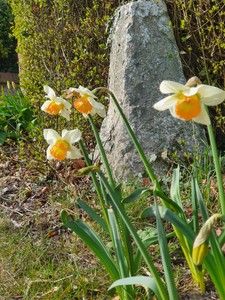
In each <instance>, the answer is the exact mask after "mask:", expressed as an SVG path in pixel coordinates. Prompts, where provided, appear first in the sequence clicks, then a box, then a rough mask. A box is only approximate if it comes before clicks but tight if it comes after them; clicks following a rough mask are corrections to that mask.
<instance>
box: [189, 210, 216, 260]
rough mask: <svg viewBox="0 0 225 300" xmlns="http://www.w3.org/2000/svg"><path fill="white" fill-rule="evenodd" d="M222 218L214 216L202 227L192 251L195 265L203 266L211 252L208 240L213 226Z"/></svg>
mask: <svg viewBox="0 0 225 300" xmlns="http://www.w3.org/2000/svg"><path fill="white" fill-rule="evenodd" d="M221 217H222V215H221V214H214V215H212V216H211V217H210V218H209V219H208V220H207V221H206V222H205V224H204V225H203V226H202V228H201V229H200V231H199V233H198V235H197V237H196V238H195V241H194V245H193V249H192V259H193V263H194V264H195V265H196V266H200V265H202V263H203V261H204V259H205V257H206V255H207V253H208V251H209V247H208V241H207V239H208V237H209V235H210V232H211V231H212V229H213V225H214V224H216V223H217V222H218V221H219V220H220V219H221Z"/></svg>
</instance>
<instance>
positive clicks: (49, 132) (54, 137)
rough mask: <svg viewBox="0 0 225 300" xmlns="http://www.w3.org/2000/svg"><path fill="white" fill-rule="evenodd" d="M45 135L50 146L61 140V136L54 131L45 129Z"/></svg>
mask: <svg viewBox="0 0 225 300" xmlns="http://www.w3.org/2000/svg"><path fill="white" fill-rule="evenodd" d="M43 133H44V138H45V139H46V141H47V143H48V144H53V143H54V142H55V141H56V140H59V139H61V136H60V135H59V134H58V133H57V132H56V131H55V130H53V129H44V132H43Z"/></svg>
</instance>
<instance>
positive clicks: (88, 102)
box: [67, 86, 106, 118]
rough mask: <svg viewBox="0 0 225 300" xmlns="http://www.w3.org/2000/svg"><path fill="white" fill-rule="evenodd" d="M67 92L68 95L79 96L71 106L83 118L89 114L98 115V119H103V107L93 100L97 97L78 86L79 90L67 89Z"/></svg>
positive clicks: (104, 114)
mask: <svg viewBox="0 0 225 300" xmlns="http://www.w3.org/2000/svg"><path fill="white" fill-rule="evenodd" d="M67 92H68V93H69V94H70V93H71V94H73V93H74V94H77V95H79V96H80V97H79V96H78V98H77V99H75V100H74V102H73V106H74V107H75V108H76V109H77V110H78V111H79V112H80V113H82V114H83V116H84V117H87V115H89V114H91V115H92V116H93V115H94V114H98V115H99V116H100V117H102V118H104V117H105V116H106V111H105V107H104V105H103V104H102V103H99V102H97V101H96V100H95V99H97V97H96V96H95V95H94V93H93V92H92V91H90V90H89V89H87V88H85V87H83V86H79V88H69V89H68V90H67Z"/></svg>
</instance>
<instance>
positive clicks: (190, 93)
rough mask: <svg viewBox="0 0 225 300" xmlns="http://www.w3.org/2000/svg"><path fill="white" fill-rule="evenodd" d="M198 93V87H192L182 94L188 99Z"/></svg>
mask: <svg viewBox="0 0 225 300" xmlns="http://www.w3.org/2000/svg"><path fill="white" fill-rule="evenodd" d="M197 93H198V86H196V87H191V88H188V90H185V91H182V94H183V95H184V96H187V97H190V96H193V95H196V94H197Z"/></svg>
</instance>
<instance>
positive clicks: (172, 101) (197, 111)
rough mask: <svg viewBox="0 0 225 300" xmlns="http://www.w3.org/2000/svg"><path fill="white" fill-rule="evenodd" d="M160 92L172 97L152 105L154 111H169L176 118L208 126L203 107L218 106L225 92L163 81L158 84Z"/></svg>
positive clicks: (201, 86)
mask: <svg viewBox="0 0 225 300" xmlns="http://www.w3.org/2000/svg"><path fill="white" fill-rule="evenodd" d="M160 91H161V92H162V93H163V94H170V93H171V94H172V95H170V96H168V97H166V98H164V99H163V100H160V101H159V102H157V103H156V104H154V106H153V107H154V108H155V109H157V110H160V111H163V110H166V109H169V110H170V112H171V114H172V115H173V116H174V117H176V118H179V119H182V120H185V121H189V120H193V121H195V122H197V123H201V124H204V125H209V124H210V118H209V115H208V112H207V110H206V108H205V105H208V106H214V105H218V104H220V103H222V102H223V100H224V99H225V91H223V90H221V89H219V88H217V87H214V86H210V85H205V84H199V85H197V86H196V87H190V86H187V85H183V84H180V83H177V82H174V81H163V82H162V83H161V84H160Z"/></svg>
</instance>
